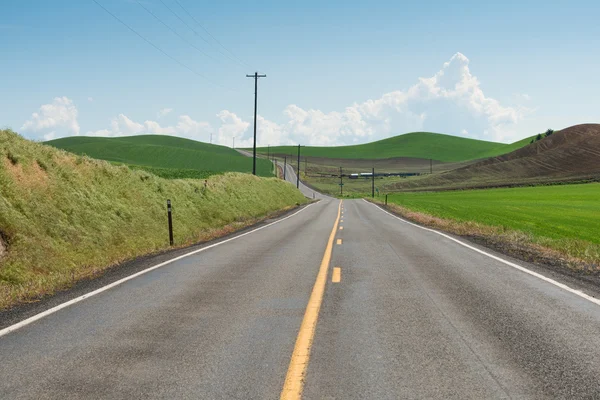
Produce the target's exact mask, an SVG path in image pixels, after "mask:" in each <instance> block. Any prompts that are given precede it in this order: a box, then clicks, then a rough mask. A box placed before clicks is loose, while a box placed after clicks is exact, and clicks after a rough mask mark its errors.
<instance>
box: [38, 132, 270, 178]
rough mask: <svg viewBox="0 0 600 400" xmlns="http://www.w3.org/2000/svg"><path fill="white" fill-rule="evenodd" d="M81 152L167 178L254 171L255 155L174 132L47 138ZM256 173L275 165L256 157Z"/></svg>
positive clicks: (266, 173)
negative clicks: (182, 136)
mask: <svg viewBox="0 0 600 400" xmlns="http://www.w3.org/2000/svg"><path fill="white" fill-rule="evenodd" d="M46 144H49V145H51V146H54V147H57V148H60V149H63V150H67V151H69V152H71V153H75V154H79V155H87V156H89V157H92V158H96V159H100V160H107V161H111V162H113V163H116V164H126V165H128V166H130V167H131V168H132V169H142V170H146V171H148V172H151V173H153V174H154V175H157V176H160V177H163V178H168V179H177V178H193V179H205V178H207V177H209V176H211V175H216V174H221V173H224V172H245V173H250V172H252V159H250V158H248V157H245V156H243V155H241V154H240V153H238V152H237V151H235V150H233V149H231V148H229V147H226V146H219V145H214V144H208V143H203V142H197V141H195V140H190V139H184V138H179V137H174V136H163V135H139V136H130V137H119V138H103V137H85V136H78V137H67V138H62V139H56V140H51V141H49V142H46ZM256 169H257V175H259V176H268V177H270V176H274V172H273V165H272V164H271V163H269V161H267V160H262V159H259V160H257V166H256Z"/></svg>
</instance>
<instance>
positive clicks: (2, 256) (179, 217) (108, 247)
mask: <svg viewBox="0 0 600 400" xmlns="http://www.w3.org/2000/svg"><path fill="white" fill-rule="evenodd" d="M0 157H1V162H0V236H1V241H0V243H1V245H0V309H2V308H5V307H7V306H10V305H12V304H15V303H18V302H22V301H27V300H31V299H33V298H36V297H37V296H39V295H43V294H48V293H52V292H53V291H55V290H58V289H62V288H66V287H68V286H69V285H71V284H72V283H73V282H75V281H77V280H79V279H82V278H86V277H91V276H94V275H96V274H98V273H100V272H101V271H102V270H104V269H106V268H108V267H110V266H111V265H114V264H116V263H119V262H122V261H124V260H127V259H131V258H134V257H136V256H139V255H142V254H148V253H153V252H157V251H160V250H164V249H166V248H168V247H169V246H168V231H167V215H166V200H167V199H171V201H172V203H173V219H174V222H173V223H174V233H175V242H176V246H184V245H187V244H191V243H195V242H199V241H203V240H208V239H211V238H213V237H216V236H220V235H222V234H226V233H228V232H231V231H233V230H235V229H237V228H241V227H244V226H247V225H250V224H252V223H254V222H256V221H258V220H260V219H261V218H264V217H265V216H267V215H269V214H272V213H273V212H277V211H279V210H282V209H287V208H291V207H293V206H295V205H297V204H302V203H304V202H305V201H306V200H305V198H304V197H303V196H302V195H301V193H300V192H298V191H297V190H296V188H295V187H294V186H293V185H290V184H289V183H286V182H283V181H282V180H279V179H276V178H258V177H254V176H252V175H247V174H239V173H226V174H222V175H215V176H212V177H210V178H208V182H207V186H206V187H205V186H204V181H203V180H202V181H200V180H192V179H176V180H167V179H163V178H159V177H157V176H155V175H152V174H150V173H148V172H145V171H132V170H130V169H129V168H127V167H125V166H114V165H111V164H110V163H108V162H106V161H100V160H94V159H90V158H87V157H82V156H77V155H74V154H70V153H67V152H64V151H62V150H58V149H56V148H54V147H50V146H45V145H42V144H37V143H33V142H31V141H28V140H25V139H23V138H21V137H20V136H18V135H17V134H15V133H13V132H10V131H0Z"/></svg>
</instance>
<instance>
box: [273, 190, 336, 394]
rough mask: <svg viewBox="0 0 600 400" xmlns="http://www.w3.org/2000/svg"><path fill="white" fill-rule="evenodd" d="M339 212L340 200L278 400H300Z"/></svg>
mask: <svg viewBox="0 0 600 400" xmlns="http://www.w3.org/2000/svg"><path fill="white" fill-rule="evenodd" d="M341 210H342V201H341V200H340V204H339V206H338V213H337V218H336V219H335V223H334V224H333V229H332V230H331V234H330V235H329V240H328V241H327V247H326V248H325V254H324V255H323V260H322V261H321V267H320V268H319V273H318V275H317V280H316V282H315V285H314V286H313V290H312V293H311V294H310V299H309V300H308V306H307V307H306V312H305V313H304V319H303V320H302V325H300V331H299V332H298V338H297V339H296V345H295V346H294V352H293V353H292V359H291V360H290V366H289V367H288V371H287V375H286V377H285V383H284V385H283V390H282V391H281V396H280V398H281V399H282V400H283V399H285V400H291V399H300V398H301V397H302V389H303V387H304V377H305V375H306V370H307V368H308V360H309V359H310V349H311V346H312V343H313V338H314V336H315V329H316V327H317V320H318V319H319V311H320V309H321V304H322V303H323V294H324V293H325V284H326V283H327V275H328V270H329V263H330V261H331V252H332V250H333V241H334V239H335V233H336V231H337V228H338V224H339V222H340V215H341Z"/></svg>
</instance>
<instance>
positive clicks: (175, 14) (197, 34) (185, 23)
mask: <svg viewBox="0 0 600 400" xmlns="http://www.w3.org/2000/svg"><path fill="white" fill-rule="evenodd" d="M136 1H137V0H136ZM159 1H160V2H161V4H162V5H163V6H165V8H166V9H167V10H169V11H170V12H171V13H172V14H173V15H174V16H175V17H177V19H178V20H180V21H181V22H182V23H183V24H184V25H185V26H187V27H188V29H189V30H191V31H192V32H194V34H195V35H196V36H198V37H199V38H200V39H202V40H203V41H204V42H205V43H206V44H208V45H209V46H210V47H212V48H213V49H214V50H216V51H217V52H218V53H219V54H221V55H222V56H223V57H226V58H227V59H229V60H230V61H233V62H234V63H236V64H238V65H239V66H241V67H244V65H243V64H241V63H240V62H239V61H238V60H236V59H234V58H232V57H230V56H229V55H227V54H225V53H223V52H222V51H220V50H219V49H218V48H216V47H215V46H214V45H213V44H212V43H211V42H209V41H208V40H206V39H205V38H204V36H202V35H201V34H199V33H198V31H196V30H195V29H194V28H192V27H191V26H190V25H189V24H188V23H187V22H185V20H184V19H183V18H181V17H180V16H179V14H177V13H176V12H175V11H174V10H173V9H172V8H171V7H169V6H168V5H167V4H166V3H165V2H164V1H163V0H159ZM177 4H179V7H181V8H182V10H183V11H185V12H186V13H187V14H188V15H189V16H190V17H191V18H192V19H194V17H193V16H192V15H191V14H190V13H189V12H188V11H187V10H186V9H185V8H183V6H182V5H181V3H179V2H178V1H177ZM194 20H195V19H194ZM200 27H202V25H200ZM202 28H203V27H202ZM203 29H204V28H203ZM205 31H206V29H205ZM206 32H207V33H208V34H209V35H210V36H211V37H212V38H213V39H214V37H213V36H212V35H211V34H210V32H208V31H206ZM215 41H216V39H215ZM217 43H218V41H217ZM225 50H227V49H225Z"/></svg>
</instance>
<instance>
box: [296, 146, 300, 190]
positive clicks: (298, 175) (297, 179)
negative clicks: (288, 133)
mask: <svg viewBox="0 0 600 400" xmlns="http://www.w3.org/2000/svg"><path fill="white" fill-rule="evenodd" d="M296 189H300V145H298V173H297V174H296Z"/></svg>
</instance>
